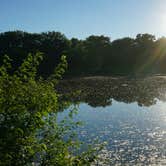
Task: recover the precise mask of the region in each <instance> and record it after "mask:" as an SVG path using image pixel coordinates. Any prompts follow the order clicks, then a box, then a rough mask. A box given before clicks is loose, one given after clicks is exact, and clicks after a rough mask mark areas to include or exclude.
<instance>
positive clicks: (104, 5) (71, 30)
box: [0, 0, 166, 39]
mask: <svg viewBox="0 0 166 166" xmlns="http://www.w3.org/2000/svg"><path fill="white" fill-rule="evenodd" d="M165 9H166V0H0V21H1V23H0V31H1V32H3V31H8V30H24V31H28V32H43V31H51V30H55V31H60V32H62V33H64V34H65V35H66V36H67V37H69V38H71V37H77V38H81V39H83V38H86V37H87V36H89V35H92V34H94V35H101V34H102V35H107V36H110V37H111V38H112V39H116V38H121V37H127V36H129V37H135V35H136V34H137V33H146V32H148V33H151V34H154V35H156V36H157V37H160V36H166V10H165Z"/></svg>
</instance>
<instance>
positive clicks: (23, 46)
mask: <svg viewBox="0 0 166 166" xmlns="http://www.w3.org/2000/svg"><path fill="white" fill-rule="evenodd" d="M38 51H40V52H42V53H43V54H44V60H43V62H42V63H41V64H40V66H39V74H40V75H42V76H44V77H47V76H48V75H50V74H51V73H53V71H54V68H55V67H56V66H57V64H58V63H59V61H60V57H61V55H62V54H65V55H66V56H67V61H68V70H67V72H66V75H67V76H81V75H139V74H165V73H166V65H165V64H166V37H162V38H159V39H156V38H155V36H154V35H151V34H138V35H137V36H136V37H135V38H130V37H125V38H121V39H117V40H114V41H111V39H110V38H109V37H107V36H103V35H101V36H94V35H91V36H89V37H87V38H86V39H84V40H79V39H77V38H71V39H68V38H67V37H66V36H65V35H64V34H62V33H60V32H55V31H51V32H43V33H28V32H23V31H9V32H3V33H0V55H1V56H0V63H2V57H3V56H4V55H5V54H7V55H9V57H10V58H11V59H13V62H12V66H13V70H15V68H17V67H18V66H19V65H20V64H21V63H22V61H23V59H25V58H26V57H27V55H28V53H29V52H31V53H36V52H38Z"/></svg>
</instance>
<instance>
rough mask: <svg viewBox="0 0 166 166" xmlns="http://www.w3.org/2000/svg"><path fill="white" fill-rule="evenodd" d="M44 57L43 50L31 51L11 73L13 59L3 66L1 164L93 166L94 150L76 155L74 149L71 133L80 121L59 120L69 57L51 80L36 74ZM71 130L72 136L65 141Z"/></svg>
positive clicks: (0, 71)
mask: <svg viewBox="0 0 166 166" xmlns="http://www.w3.org/2000/svg"><path fill="white" fill-rule="evenodd" d="M41 60H42V53H36V54H35V55H33V54H29V55H28V57H27V58H26V59H25V60H24V62H23V63H22V64H21V66H20V67H19V68H18V70H16V71H14V73H13V72H12V73H10V70H11V69H12V66H11V60H10V58H9V57H8V56H5V58H4V61H3V65H2V66H1V67H0V165H2V166H10V165H12V166H14V165H17V166H19V165H20V166H22V165H27V166H29V165H57V166H58V165H59V166H63V165H82V164H84V165H85V164H86V165H89V163H90V161H91V160H93V158H92V157H91V156H92V153H89V152H87V153H83V155H79V156H75V155H74V154H72V152H70V148H71V147H76V145H78V143H77V141H76V142H75V141H73V136H74V135H73V133H72V132H71V128H72V126H74V127H76V126H77V124H78V123H71V124H72V125H71V124H70V125H69V126H66V125H65V121H62V122H61V123H60V124H59V125H58V123H57V122H56V116H57V111H58V110H59V108H60V107H62V103H59V100H58V98H59V95H58V94H57V92H56V91H55V85H56V84H57V82H58V80H57V78H58V79H59V77H60V76H61V74H63V73H64V71H65V68H66V64H67V62H66V59H65V56H62V58H61V63H60V64H59V65H58V67H57V68H56V70H55V72H56V73H55V75H53V76H51V77H49V78H48V79H47V80H44V79H42V78H38V77H37V75H36V74H37V68H38V66H39V64H40V62H41ZM66 105H67V103H66V104H64V106H66ZM71 117H72V116H71ZM68 132H69V133H68ZM67 133H68V134H70V137H69V139H67V140H64V139H63V138H64V135H65V134H67ZM90 157H91V158H90ZM93 157H94V156H93ZM90 159H91V160H90Z"/></svg>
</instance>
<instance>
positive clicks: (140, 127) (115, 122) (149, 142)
mask: <svg viewBox="0 0 166 166" xmlns="http://www.w3.org/2000/svg"><path fill="white" fill-rule="evenodd" d="M79 81H80V80H74V81H73V80H72V84H70V81H68V83H67V84H68V86H65V88H66V91H67V90H68V89H69V87H70V88H71V90H72V91H73V90H81V89H82V91H81V93H80V95H79V97H78V96H77V97H73V99H71V101H72V102H73V103H76V102H77V101H79V104H78V114H77V115H75V116H74V120H76V121H83V122H84V126H82V127H80V128H78V135H79V139H80V140H82V141H83V142H86V143H91V142H93V140H94V139H95V138H98V139H99V140H100V141H101V142H104V141H106V142H108V144H107V146H106V149H105V150H103V151H102V154H101V156H102V157H104V158H107V159H109V162H108V163H107V164H106V165H166V102H165V101H166V100H165V96H166V95H165V94H166V87H165V86H166V82H165V79H163V78H160V79H159V78H148V79H144V80H142V79H139V80H126V79H116V80H112V79H111V80H110V79H107V80H104V81H103V80H102V81H101V80H99V79H97V80H89V79H88V80H87V79H86V80H83V81H81V82H80V83H79ZM67 84H65V85H67ZM71 85H72V86H71ZM92 85H93V86H92ZM94 85H95V86H94ZM76 87H77V88H76ZM100 87H101V88H100ZM65 88H63V89H65ZM75 88H76V89H75ZM101 89H102V90H101ZM93 101H94V102H93ZM67 113H68V109H67V110H65V111H64V112H62V113H60V115H59V116H60V117H61V118H62V117H63V116H65V115H66V114H67ZM101 165H102V164H101ZM103 165H104V164H103Z"/></svg>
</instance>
